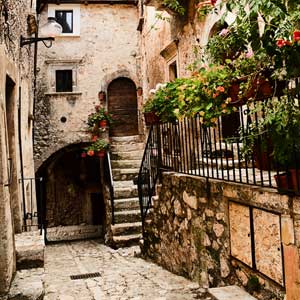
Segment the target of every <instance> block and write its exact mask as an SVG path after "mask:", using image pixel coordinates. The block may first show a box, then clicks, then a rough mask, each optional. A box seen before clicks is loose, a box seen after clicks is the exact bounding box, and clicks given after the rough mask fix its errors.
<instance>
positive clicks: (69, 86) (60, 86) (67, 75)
mask: <svg viewBox="0 0 300 300" xmlns="http://www.w3.org/2000/svg"><path fill="white" fill-rule="evenodd" d="M72 91H73V79H72V70H56V92H58V93H60V92H72Z"/></svg>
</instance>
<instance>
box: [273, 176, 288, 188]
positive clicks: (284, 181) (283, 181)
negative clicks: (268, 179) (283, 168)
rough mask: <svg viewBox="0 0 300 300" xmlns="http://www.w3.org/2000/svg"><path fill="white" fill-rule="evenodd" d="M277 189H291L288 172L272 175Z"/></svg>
mask: <svg viewBox="0 0 300 300" xmlns="http://www.w3.org/2000/svg"><path fill="white" fill-rule="evenodd" d="M274 178H275V181H276V184H277V187H278V191H288V190H290V189H291V185H292V184H291V176H290V174H289V173H281V174H278V175H274Z"/></svg>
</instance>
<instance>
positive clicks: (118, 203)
mask: <svg viewBox="0 0 300 300" xmlns="http://www.w3.org/2000/svg"><path fill="white" fill-rule="evenodd" d="M114 206H115V211H123V210H136V209H139V208H140V202H139V198H137V197H135V198H127V199H115V200H114Z"/></svg>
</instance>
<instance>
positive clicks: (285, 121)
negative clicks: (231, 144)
mask: <svg viewBox="0 0 300 300" xmlns="http://www.w3.org/2000/svg"><path fill="white" fill-rule="evenodd" d="M255 115H258V116H263V117H261V118H260V120H259V121H258V122H253V123H251V124H250V126H249V127H248V130H247V131H245V132H241V133H242V134H241V141H242V142H243V148H242V152H243V153H244V154H245V155H250V154H252V153H253V148H254V145H255V143H256V142H257V141H259V139H260V140H264V141H265V142H266V138H267V139H270V141H271V143H272V148H273V152H272V154H271V155H272V156H273V157H274V160H275V161H276V162H277V163H279V164H280V165H282V166H291V165H293V163H294V162H295V161H296V156H297V157H298V156H299V154H300V132H299V128H300V108H299V103H298V100H296V99H295V98H294V97H292V96H283V97H281V98H280V100H278V99H273V100H272V101H269V102H266V103H259V104H257V105H256V106H255V107H253V108H252V109H251V110H250V117H251V116H255ZM252 119H254V117H253V118H252Z"/></svg>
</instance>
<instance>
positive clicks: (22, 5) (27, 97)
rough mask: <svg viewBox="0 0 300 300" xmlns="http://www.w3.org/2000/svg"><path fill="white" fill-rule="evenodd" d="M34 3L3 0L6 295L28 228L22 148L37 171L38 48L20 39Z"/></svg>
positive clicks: (0, 110)
mask: <svg viewBox="0 0 300 300" xmlns="http://www.w3.org/2000/svg"><path fill="white" fill-rule="evenodd" d="M34 9H35V1H28V0H20V1H13V0H4V1H1V4H0V66H1V67H0V215H1V220H0V241H1V243H0V295H1V294H3V293H5V292H6V291H7V289H8V287H9V284H10V281H11V278H12V276H13V273H14V271H15V250H14V248H15V247H14V238H13V234H14V233H15V232H20V231H21V230H22V222H23V221H22V205H21V203H22V194H21V188H20V187H21V186H20V183H19V179H20V178H21V174H22V173H21V163H20V162H21V155H20V153H21V152H20V151H22V159H23V172H24V176H25V177H32V176H34V171H33V151H32V123H31V121H30V120H29V115H32V110H33V91H32V82H33V81H32V79H33V69H32V66H33V63H32V62H33V61H32V50H33V48H32V47H29V46H27V47H24V48H22V49H21V48H20V44H19V40H20V36H21V35H23V36H28V31H27V16H28V14H31V13H34ZM25 48H27V49H25ZM18 108H19V109H20V122H19V121H18ZM19 125H20V130H19V129H18V127H19ZM19 140H21V143H22V145H21V146H22V148H21V147H20V144H19ZM9 159H11V160H9ZM10 161H11V164H10ZM10 166H12V168H10ZM10 179H11V180H10ZM8 183H9V185H7V184H8ZM25 197H26V195H25ZM28 201H29V199H26V200H25V203H26V204H28Z"/></svg>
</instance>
